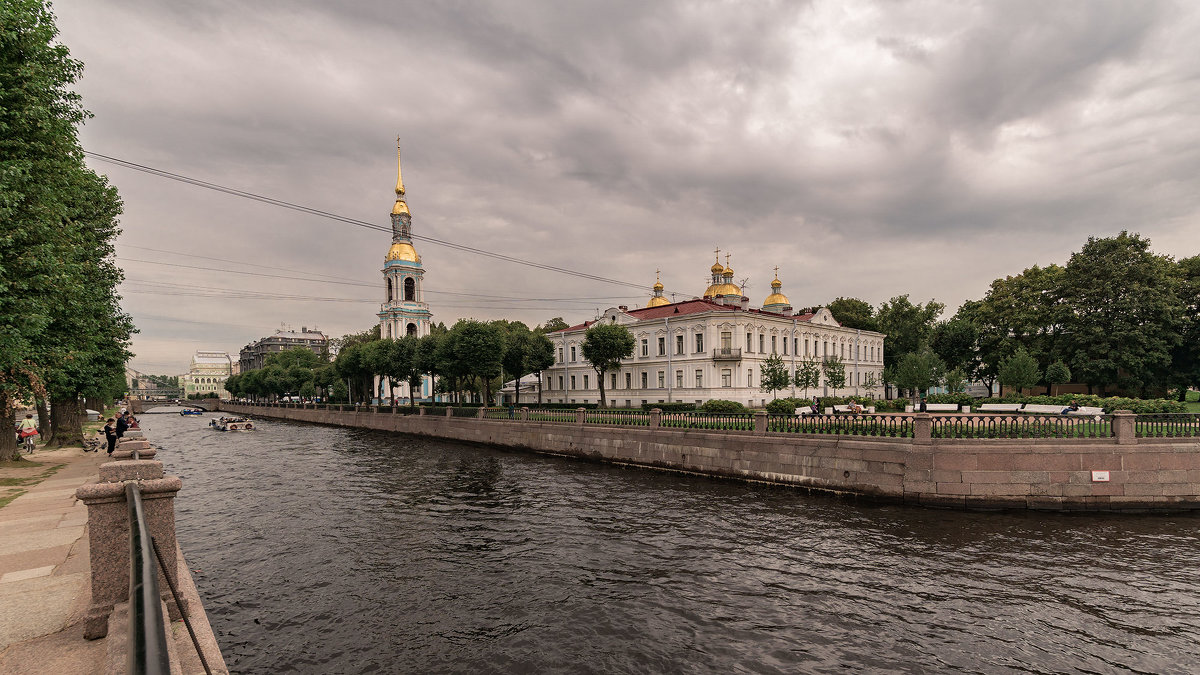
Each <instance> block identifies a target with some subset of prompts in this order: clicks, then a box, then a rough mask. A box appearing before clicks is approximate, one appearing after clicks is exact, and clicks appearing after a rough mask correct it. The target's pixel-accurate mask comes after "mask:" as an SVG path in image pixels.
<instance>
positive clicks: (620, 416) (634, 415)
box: [583, 410, 650, 427]
mask: <svg viewBox="0 0 1200 675" xmlns="http://www.w3.org/2000/svg"><path fill="white" fill-rule="evenodd" d="M583 421H584V422H586V423H587V424H613V425H617V426H628V427H648V426H650V411H648V410H588V411H587V412H585V413H584V418H583Z"/></svg>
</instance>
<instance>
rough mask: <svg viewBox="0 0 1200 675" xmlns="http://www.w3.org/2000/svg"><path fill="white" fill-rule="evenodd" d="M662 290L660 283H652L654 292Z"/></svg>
mask: <svg viewBox="0 0 1200 675" xmlns="http://www.w3.org/2000/svg"><path fill="white" fill-rule="evenodd" d="M662 289H663V285H662V282H661V281H656V282H654V290H656V291H661V290H662Z"/></svg>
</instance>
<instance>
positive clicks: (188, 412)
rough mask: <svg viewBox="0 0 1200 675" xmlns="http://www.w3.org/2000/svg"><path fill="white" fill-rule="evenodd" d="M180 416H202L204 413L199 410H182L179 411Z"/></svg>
mask: <svg viewBox="0 0 1200 675" xmlns="http://www.w3.org/2000/svg"><path fill="white" fill-rule="evenodd" d="M179 414H180V415H203V414H204V411H203V410H201V409H199V408H184V409H183V410H180V411H179Z"/></svg>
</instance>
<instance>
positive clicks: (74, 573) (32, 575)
mask: <svg viewBox="0 0 1200 675" xmlns="http://www.w3.org/2000/svg"><path fill="white" fill-rule="evenodd" d="M110 461H111V460H110V458H109V457H108V455H107V454H106V453H104V452H97V453H88V452H84V451H83V450H82V449H81V448H63V449H59V450H38V451H37V452H35V453H34V454H33V455H26V456H24V458H23V459H22V460H21V461H19V462H12V463H6V465H5V466H2V467H0V490H3V491H4V492H0V500H4V499H5V498H6V497H7V503H4V504H2V505H0V551H2V552H3V553H0V672H4V673H31V674H32V673H80V674H83V673H87V674H91V673H97V674H99V673H112V672H124V670H123V668H124V664H123V661H121V658H122V657H123V654H124V649H125V645H124V644H123V643H124V639H125V636H124V635H123V634H118V635H111V634H110V635H109V636H108V637H105V638H101V639H97V640H85V639H84V637H83V623H84V620H85V618H86V614H87V610H88V607H89V605H90V604H91V601H92V589H91V580H92V574H91V555H90V548H89V537H88V536H87V535H88V510H87V507H86V506H85V505H84V504H83V502H82V501H80V500H78V499H76V496H75V492H76V489H78V488H79V487H80V486H83V485H87V484H89V483H95V482H97V480H99V476H100V467H101V465H103V464H106V463H108V462H110ZM177 559H178V561H179V565H178V569H179V579H180V582H181V584H180V585H181V588H180V590H181V592H182V593H183V595H184V597H185V598H187V604H188V606H189V607H192V608H196V609H195V610H192V614H191V616H190V618H191V620H192V623H193V626H195V628H196V630H197V632H198V633H199V634H200V636H201V641H202V644H204V645H206V649H205V654H206V656H207V657H208V659H209V663H210V665H212V664H214V663H215V664H217V666H216V667H214V668H213V671H214V672H227V671H225V669H224V666H223V663H222V662H221V661H220V651H219V649H217V648H216V639H215V638H214V637H212V629H211V628H210V627H209V625H208V619H207V617H206V616H205V613H204V609H203V605H202V604H201V600H200V598H199V595H198V594H197V592H196V589H195V584H194V583H193V581H192V578H191V574H190V572H189V571H188V568H187V564H186V562H185V561H184V559H183V555H182V552H181V551H178V550H177ZM197 610H198V611H197ZM168 637H169V638H170V639H171V643H172V644H171V648H172V651H173V653H174V655H175V656H176V660H177V663H178V666H179V668H180V670H179V671H178V672H186V673H195V672H203V668H202V667H201V665H200V661H199V658H198V657H197V656H196V651H195V647H193V645H192V642H191V639H190V638H189V636H188V633H187V631H186V630H185V629H184V626H183V623H182V621H176V622H173V623H172V624H171V625H170V629H169V633H168ZM114 640H117V641H119V644H118V643H114V642H113V641H114ZM214 655H215V656H214Z"/></svg>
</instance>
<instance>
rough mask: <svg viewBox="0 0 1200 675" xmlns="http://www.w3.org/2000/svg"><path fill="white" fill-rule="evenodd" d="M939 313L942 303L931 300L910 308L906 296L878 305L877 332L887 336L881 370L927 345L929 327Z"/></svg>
mask: <svg viewBox="0 0 1200 675" xmlns="http://www.w3.org/2000/svg"><path fill="white" fill-rule="evenodd" d="M943 309H945V306H944V305H942V303H940V302H935V301H933V300H930V301H929V302H927V303H925V304H915V305H914V304H913V303H912V301H910V300H909V299H908V295H907V294H905V295H900V296H897V297H894V298H892V299H891V300H889V301H888V302H885V303H883V304H881V305H880V306H879V311H878V312H877V314H876V317H877V320H878V325H879V329H878V330H879V332H881V333H884V334H886V335H887V351H886V352H885V353H884V355H883V364H884V366H885V367H886V366H891V365H897V364H899V363H900V361H901V360H902V359H903V358H904V357H905V356H907V355H908V354H912V353H915V352H917V351H919V350H920V349H921V347H922V345H925V344H928V342H929V338H930V334H931V333H932V332H933V323H934V321H936V320H937V318H938V316H940V315H941V313H942V310H943Z"/></svg>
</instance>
